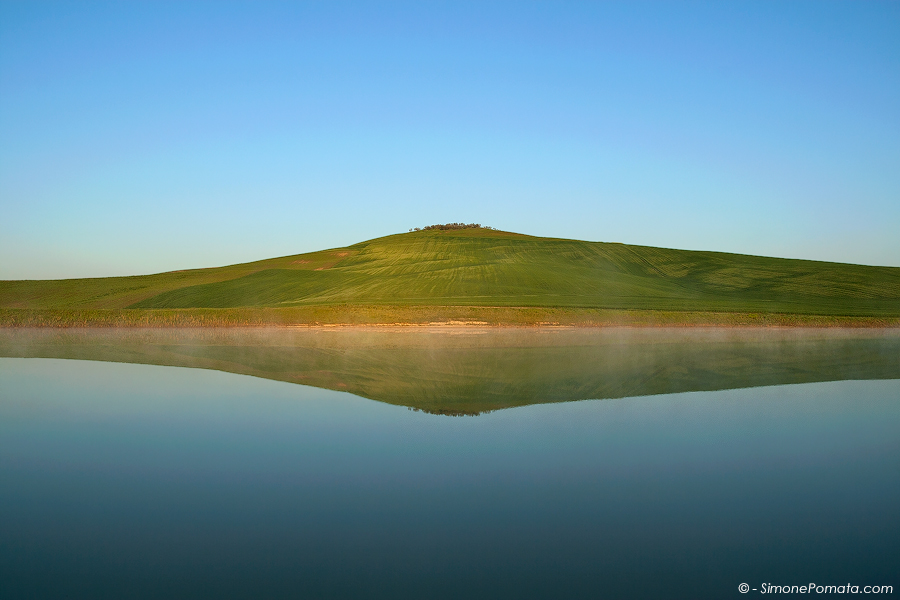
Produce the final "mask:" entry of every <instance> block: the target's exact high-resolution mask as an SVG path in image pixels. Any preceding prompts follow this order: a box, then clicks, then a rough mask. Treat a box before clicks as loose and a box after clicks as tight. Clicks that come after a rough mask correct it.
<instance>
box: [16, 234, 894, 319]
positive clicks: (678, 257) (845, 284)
mask: <svg viewBox="0 0 900 600" xmlns="http://www.w3.org/2000/svg"><path fill="white" fill-rule="evenodd" d="M354 306H367V307H378V306H391V307H400V308H402V307H442V306H447V307H536V308H541V307H542V308H567V309H637V310H657V311H658V310H663V311H694V312H697V311H704V312H726V313H729V312H732V313H734V312H737V313H782V314H801V315H841V316H848V317H897V316H900V268H892V267H869V266H860V265H849V264H840V263H826V262H817V261H805V260H789V259H778V258H765V257H758V256H745V255H738V254H725V253H717V252H692V251H685V250H668V249H661V248H650V247H644V246H629V245H624V244H610V243H599V242H582V241H577V240H562V239H552V238H538V237H531V236H525V235H520V234H515V233H509V232H502V231H496V230H490V229H464V230H451V231H439V230H431V231H416V232H411V233H404V234H399V235H393V236H388V237H384V238H378V239H374V240H369V241H366V242H361V243H359V244H355V245H353V246H349V247H346V248H335V249H332V250H325V251H321V252H314V253H309V254H299V255H294V256H287V257H282V258H275V259H270V260H263V261H258V262H253V263H245V264H240V265H232V266H228V267H221V268H214V269H197V270H190V271H178V272H172V273H160V274H157V275H147V276H138V277H112V278H97V279H71V280H52V281H3V282H0V309H57V310H59V309H65V310H82V311H85V310H94V309H197V308H202V309H236V308H242V307H256V308H262V307H269V308H279V309H308V308H311V307H340V309H341V310H344V311H346V310H352V309H353V307H354ZM7 312H9V311H7Z"/></svg>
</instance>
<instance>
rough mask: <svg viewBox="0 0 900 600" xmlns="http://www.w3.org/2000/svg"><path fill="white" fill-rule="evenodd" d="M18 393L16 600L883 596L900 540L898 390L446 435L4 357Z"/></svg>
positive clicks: (373, 409)
mask: <svg viewBox="0 0 900 600" xmlns="http://www.w3.org/2000/svg"><path fill="white" fill-rule="evenodd" d="M0 392H2V394H0V395H2V400H0V478H2V480H0V515H2V517H0V526H2V532H3V535H2V536H0V553H2V554H0V558H2V560H0V575H2V579H3V580H4V581H6V582H11V584H12V586H11V587H10V588H7V589H12V590H13V594H14V596H15V595H16V594H19V593H21V595H25V590H28V589H33V590H37V591H38V592H39V593H38V596H44V597H51V596H60V595H68V593H69V592H71V595H73V596H79V595H81V596H82V597H104V596H105V597H119V596H121V595H123V594H125V595H128V596H132V595H133V596H134V597H140V596H141V594H145V595H146V596H147V597H159V596H161V595H174V596H178V595H189V596H190V595H196V596H206V597H228V596H229V595H234V596H241V597H251V596H257V595H263V596H265V595H267V594H268V595H276V596H279V595H292V596H300V597H302V596H304V595H305V596H315V595H322V596H331V597H346V596H347V595H359V596H366V597H379V596H381V597H393V596H407V597H442V596H443V597H463V596H472V595H479V594H481V595H485V596H490V597H503V596H509V597H548V596H558V597H578V596H579V595H586V596H591V597H596V596H597V595H598V594H599V595H602V593H604V592H605V593H608V594H609V595H611V596H614V597H615V596H618V597H622V596H623V595H624V596H641V595H643V596H647V597H692V598H694V597H727V596H728V595H730V594H732V593H733V592H734V590H735V589H736V587H737V584H738V583H741V582H743V581H748V582H750V583H752V584H754V585H755V584H756V583H759V582H762V581H794V582H797V583H801V582H803V583H808V582H809V581H817V582H818V581H822V582H826V581H832V580H834V581H845V580H848V579H849V580H852V581H859V582H868V583H880V584H884V583H887V584H890V583H892V579H891V578H892V577H893V573H894V569H895V567H896V561H895V560H894V559H895V558H896V556H897V554H898V550H900V547H898V542H897V540H898V539H900V538H898V534H900V518H898V516H897V511H896V506H898V505H900V476H898V473H900V438H898V436H897V433H896V432H897V431H898V426H900V402H898V401H897V399H898V398H900V381H897V380H892V381H852V382H834V383H817V384H806V385H796V386H782V387H763V388H755V389H744V390H731V391H720V392H697V393H685V394H676V395H662V396H653V397H643V398H631V399H621V400H604V401H587V402H576V403H562V404H552V405H534V406H527V407H522V408H517V409H512V410H505V411H498V412H494V413H490V414H485V415H482V416H480V417H477V418H456V419H452V418H446V417H437V416H434V415H428V414H424V413H421V412H413V411H409V410H407V409H406V408H403V407H397V406H391V405H386V404H382V403H377V402H372V401H369V400H365V399H362V398H359V397H356V396H352V395H350V394H345V393H340V392H333V391H329V390H322V389H317V388H311V387H305V386H297V385H292V384H287V383H281V382H274V381H266V380H261V379H256V378H249V377H243V376H239V375H233V374H227V373H219V372H215V371H204V370H193V369H183V368H171V367H157V366H146V365H128V364H110V363H99V362H84V361H63V360H33V359H8V358H6V359H0ZM893 583H895V584H896V582H893Z"/></svg>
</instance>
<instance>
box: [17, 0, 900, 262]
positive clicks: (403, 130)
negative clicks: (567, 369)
mask: <svg viewBox="0 0 900 600" xmlns="http://www.w3.org/2000/svg"><path fill="white" fill-rule="evenodd" d="M457 221H464V222H477V223H481V224H484V225H489V226H492V227H496V228H499V229H504V230H509V231H517V232H521V233H527V234H531V235H539V236H550V237H563V238H575V239H583V240H591V241H606V242H624V243H629V244H641V245H647V246H659V247H667V248H684V249H690V250H718V251H725V252H738V253H744V254H757V255H764V256H780V257H789V258H806V259H814V260H828V261H838V262H853V263H861V264H872V265H887V266H900V3H897V2H837V3H832V2H825V1H816V2H762V1H753V2H710V3H694V2H661V3H654V2H647V3H643V2H631V1H629V2H623V3H616V2H596V3H595V2H591V3H577V2H565V3H564V2H546V3H544V2H524V1H523V2H509V3H502V2H497V3H492V2H487V1H478V2H472V3H466V2H463V1H453V2H424V3H423V2H416V3H393V2H392V3H341V2H312V3H305V2H284V3H281V2H248V3H240V2H225V1H217V2H209V3H205V2H173V3H165V2H150V3H140V2H96V3H94V2H63V3H47V2H38V1H28V2H14V1H8V0H0V279H39V278H69V277H98V276H113V275H129V274H143V273H153V272H161V271H168V270H175V269H186V268H195V267H210V266H219V265H226V264H232V263H237V262H245V261H251V260H258V259H263V258H270V257H275V256H284V255H289V254H297V253H300V252H308V251H314V250H320V249H325V248H332V247H339V246H344V245H349V244H353V243H356V242H359V241H363V240H366V239H371V238H375V237H380V236H383V235H389V234H393V233H399V232H405V231H407V230H408V229H410V228H412V227H422V226H426V225H430V224H434V223H446V222H457Z"/></svg>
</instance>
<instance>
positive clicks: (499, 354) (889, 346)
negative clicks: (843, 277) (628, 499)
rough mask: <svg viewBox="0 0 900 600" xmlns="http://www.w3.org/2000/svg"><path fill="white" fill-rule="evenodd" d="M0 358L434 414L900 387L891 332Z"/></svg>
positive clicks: (171, 335) (663, 334)
mask: <svg viewBox="0 0 900 600" xmlns="http://www.w3.org/2000/svg"><path fill="white" fill-rule="evenodd" d="M0 356H7V357H45V358H70V359H86V360H100V361H113V362H128V363H144V364H155V365H172V366H183V367H195V368H204V369H216V370H220V371H227V372H231V373H241V374H246V375H253V376H257V377H264V378H267V379H275V380H280V381H288V382H293V383H301V384H304V385H312V386H316V387H321V388H328V389H333V390H340V391H347V392H350V393H353V394H357V395H359V396H363V397H366V398H371V399H373V400H378V401H381V402H388V403H391V404H399V405H404V406H410V407H413V408H417V409H421V410H426V411H430V412H437V413H443V414H474V413H478V412H483V411H488V410H496V409H500V408H508V407H513V406H522V405H527V404H535V403H544V402H562V401H569V400H583V399H593V398H598V399H599V398H621V397H626V396H645V395H652V394H665V393H673V392H687V391H700V390H721V389H731V388H744V387H754V386H762V385H780V384H790V383H808V382H816V381H835V380H845V379H896V378H900V332H897V331H893V330H891V331H873V330H852V331H848V330H808V329H805V330H759V329H743V330H741V329H677V330H672V329H602V330H598V329H576V330H560V329H521V330H496V329H494V330H487V329H467V330H462V331H460V330H452V329H448V330H438V329H407V330H404V331H399V332H398V331H387V330H285V329H279V330H271V329H269V330H265V329H258V330H247V329H241V330H235V329H230V330H228V329H204V330H183V329H182V330H80V331H79V330H56V331H54V330H0Z"/></svg>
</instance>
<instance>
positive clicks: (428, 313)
mask: <svg viewBox="0 0 900 600" xmlns="http://www.w3.org/2000/svg"><path fill="white" fill-rule="evenodd" d="M0 327H2V328H48V329H60V328H100V329H102V328H222V327H246V328H253V327H278V328H298V329H313V328H315V329H339V328H340V329H347V328H376V329H379V330H383V329H386V328H393V329H410V328H415V329H419V328H441V329H448V330H459V329H496V328H565V329H571V328H602V327H634V328H654V327H740V328H840V329H844V328H852V329H860V328H866V329H894V328H900V316H851V315H810V314H793V313H751V312H714V311H677V310H672V311H660V310H627V309H578V308H574V309H573V308H556V307H553V308H549V307H471V306H310V307H301V308H221V309H220V308H203V309H199V308H188V309H86V310H62V309H17V308H2V309H0Z"/></svg>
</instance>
